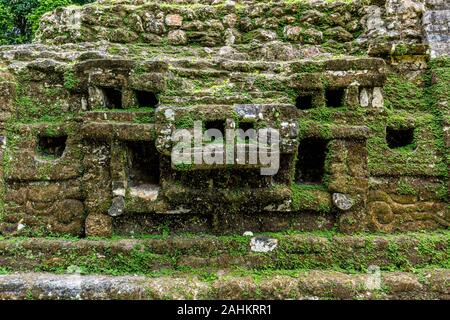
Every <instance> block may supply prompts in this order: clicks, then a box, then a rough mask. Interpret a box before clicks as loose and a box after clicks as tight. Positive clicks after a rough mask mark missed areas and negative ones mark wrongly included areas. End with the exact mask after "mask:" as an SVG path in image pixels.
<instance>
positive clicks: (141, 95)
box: [134, 90, 159, 108]
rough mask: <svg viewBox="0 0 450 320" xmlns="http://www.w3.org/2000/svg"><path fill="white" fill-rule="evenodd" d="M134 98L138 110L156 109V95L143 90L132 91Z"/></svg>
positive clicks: (157, 101)
mask: <svg viewBox="0 0 450 320" xmlns="http://www.w3.org/2000/svg"><path fill="white" fill-rule="evenodd" d="M134 97H135V99H136V104H137V106H138V107H139V108H156V107H157V105H158V103H159V100H158V96H157V95H156V93H154V92H152V91H145V90H134Z"/></svg>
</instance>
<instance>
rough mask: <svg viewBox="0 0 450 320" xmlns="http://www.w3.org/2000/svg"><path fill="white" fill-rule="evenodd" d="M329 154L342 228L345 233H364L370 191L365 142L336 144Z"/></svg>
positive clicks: (333, 142) (334, 195)
mask: <svg viewBox="0 0 450 320" xmlns="http://www.w3.org/2000/svg"><path fill="white" fill-rule="evenodd" d="M330 152H331V155H332V156H331V159H329V162H330V168H329V169H330V183H329V190H330V192H332V197H333V204H334V206H335V207H336V208H337V210H338V223H339V228H340V230H341V231H342V232H345V233H353V232H358V231H363V230H365V229H366V225H367V218H366V204H367V195H368V187H369V173H368V167H367V149H366V141H365V140H350V139H339V140H334V141H332V142H331V144H330Z"/></svg>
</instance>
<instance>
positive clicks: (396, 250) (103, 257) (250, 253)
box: [0, 231, 450, 274]
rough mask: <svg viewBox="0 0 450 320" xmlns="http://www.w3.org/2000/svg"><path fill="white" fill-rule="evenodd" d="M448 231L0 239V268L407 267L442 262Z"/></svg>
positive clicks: (448, 257)
mask: <svg viewBox="0 0 450 320" xmlns="http://www.w3.org/2000/svg"><path fill="white" fill-rule="evenodd" d="M449 263H450V232H448V231H442V232H436V233H408V234H404V235H353V236H345V235H340V234H334V233H323V235H318V234H311V233H309V234H308V233H290V234H285V233H272V234H266V235H264V236H263V235H260V236H253V237H252V236H249V237H245V236H212V235H203V236H199V235H196V236H194V235H185V236H154V237H151V238H143V239H112V240H106V239H105V240H101V239H71V240H69V239H45V238H33V239H15V238H11V239H3V240H0V266H2V267H0V270H2V269H3V270H6V271H8V270H14V271H20V272H25V271H34V270H39V271H48V272H65V271H66V270H67V269H68V268H71V267H73V266H76V267H78V268H80V269H81V270H83V272H86V273H106V274H135V273H136V274H154V273H158V272H160V271H161V270H173V271H177V270H184V269H186V268H188V269H198V270H221V269H229V270H236V269H252V270H299V269H301V270H305V269H324V270H325V269H326V270H338V271H341V270H346V271H365V270H367V269H368V268H370V267H371V266H377V267H379V268H381V269H382V270H389V271H394V270H400V271H410V270H413V269H415V268H428V267H429V268H433V267H436V268H450V264H449Z"/></svg>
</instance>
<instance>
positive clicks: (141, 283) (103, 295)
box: [0, 270, 450, 300]
mask: <svg viewBox="0 0 450 320" xmlns="http://www.w3.org/2000/svg"><path fill="white" fill-rule="evenodd" d="M449 279H450V270H432V271H422V272H420V273H418V274H413V273H405V272H386V273H384V272H383V273H381V275H380V277H378V275H377V274H376V273H374V274H345V273H340V272H324V271H309V272H304V273H301V274H298V275H297V276H287V275H282V274H276V273H273V274H270V275H262V276H261V275H256V274H255V275H247V276H233V275H227V274H218V275H215V276H214V277H211V278H210V279H205V278H203V279H202V278H201V277H199V276H194V275H183V276H178V277H165V276H162V277H157V278H147V277H142V276H116V277H114V276H100V275H89V276H80V275H76V274H62V275H57V274H45V273H23V274H20V273H18V274H9V275H1V276H0V298H1V299H39V300H47V299H52V300H53V299H56V300H60V299H63V300H72V299H76V300H78V299H91V300H105V299H114V300H115V299H126V300H145V299H151V300H153V299H155V300H160V299H183V300H184V299H187V300H191V299H196V300H197V299H199V300H200V299H209V300H213V299H214V300H215V299H219V300H228V299H310V300H311V299H312V300H317V299H445V300H447V299H450V284H449Z"/></svg>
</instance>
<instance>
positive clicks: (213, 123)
mask: <svg viewBox="0 0 450 320" xmlns="http://www.w3.org/2000/svg"><path fill="white" fill-rule="evenodd" d="M211 129H217V130H219V131H220V133H221V134H222V137H225V121H224V120H209V121H205V131H207V130H211ZM209 136H210V137H212V134H210V135H209Z"/></svg>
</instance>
